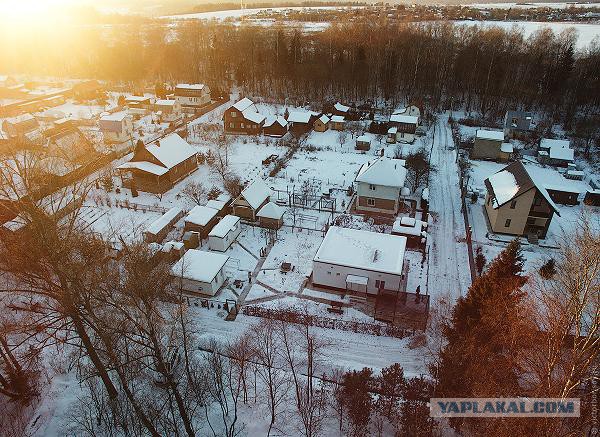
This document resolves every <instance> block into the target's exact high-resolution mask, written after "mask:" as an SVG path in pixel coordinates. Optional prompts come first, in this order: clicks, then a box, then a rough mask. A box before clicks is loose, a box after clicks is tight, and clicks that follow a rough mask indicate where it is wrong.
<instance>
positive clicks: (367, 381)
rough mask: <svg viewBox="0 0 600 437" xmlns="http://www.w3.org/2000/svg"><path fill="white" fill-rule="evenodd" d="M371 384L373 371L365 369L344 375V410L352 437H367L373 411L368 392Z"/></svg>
mask: <svg viewBox="0 0 600 437" xmlns="http://www.w3.org/2000/svg"><path fill="white" fill-rule="evenodd" d="M372 382H373V371H372V370H371V369H370V368H366V367H365V368H364V369H362V370H361V371H359V372H357V371H356V370H353V371H352V372H347V373H345V374H344V379H343V384H344V394H345V397H346V408H347V412H348V419H349V420H350V424H351V429H352V435H354V436H363V435H365V436H366V435H368V429H369V424H370V422H371V411H372V410H373V398H372V395H371V392H370V389H371V384H372Z"/></svg>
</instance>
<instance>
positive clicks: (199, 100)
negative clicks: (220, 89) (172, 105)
mask: <svg viewBox="0 0 600 437" xmlns="http://www.w3.org/2000/svg"><path fill="white" fill-rule="evenodd" d="M173 94H174V96H175V100H176V101H177V102H179V104H180V105H181V106H182V107H191V108H199V107H201V106H205V105H208V104H209V103H210V88H209V87H208V86H206V85H204V84H203V83H180V84H177V86H176V87H175V92H174V93H173Z"/></svg>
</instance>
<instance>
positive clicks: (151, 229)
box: [146, 207, 183, 235]
mask: <svg viewBox="0 0 600 437" xmlns="http://www.w3.org/2000/svg"><path fill="white" fill-rule="evenodd" d="M182 212H183V210H182V209H181V208H178V207H175V208H171V209H170V210H168V211H167V212H165V213H164V214H163V215H162V216H161V217H159V218H157V219H156V220H154V221H153V222H152V223H150V225H149V226H148V227H147V228H146V232H148V233H150V234H152V235H156V234H158V233H160V231H162V230H163V229H164V228H165V226H168V225H169V223H171V222H172V221H173V220H174V219H175V218H176V217H177V216H178V215H180V214H181V213H182Z"/></svg>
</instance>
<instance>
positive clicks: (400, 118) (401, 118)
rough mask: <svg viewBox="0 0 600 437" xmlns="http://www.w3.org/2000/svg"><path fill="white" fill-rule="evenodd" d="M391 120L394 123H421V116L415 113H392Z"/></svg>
mask: <svg viewBox="0 0 600 437" xmlns="http://www.w3.org/2000/svg"><path fill="white" fill-rule="evenodd" d="M390 121H391V122H394V123H405V124H419V117H416V116H414V115H403V114H392V115H391V116H390Z"/></svg>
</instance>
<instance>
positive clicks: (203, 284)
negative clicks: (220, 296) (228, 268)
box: [171, 249, 229, 296]
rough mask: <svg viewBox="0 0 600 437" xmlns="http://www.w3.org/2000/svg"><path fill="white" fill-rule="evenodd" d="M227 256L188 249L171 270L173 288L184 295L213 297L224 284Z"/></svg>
mask: <svg viewBox="0 0 600 437" xmlns="http://www.w3.org/2000/svg"><path fill="white" fill-rule="evenodd" d="M228 260H229V256H227V255H224V254H220V253H214V252H204V251H202V250H197V249H190V250H188V251H187V252H186V253H185V254H184V255H183V257H181V259H180V260H179V261H177V263H175V265H174V266H173V267H172V268H171V276H172V277H173V278H174V280H175V281H176V282H175V286H176V287H181V290H182V291H183V292H184V293H189V294H194V295H196V294H201V295H208V296H214V295H215V294H217V292H218V291H219V289H220V288H221V286H222V285H223V283H224V282H225V264H227V261H228Z"/></svg>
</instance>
